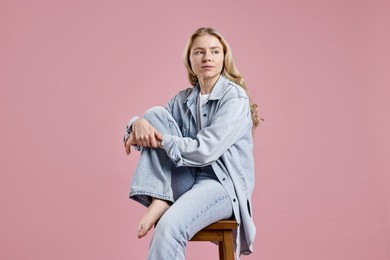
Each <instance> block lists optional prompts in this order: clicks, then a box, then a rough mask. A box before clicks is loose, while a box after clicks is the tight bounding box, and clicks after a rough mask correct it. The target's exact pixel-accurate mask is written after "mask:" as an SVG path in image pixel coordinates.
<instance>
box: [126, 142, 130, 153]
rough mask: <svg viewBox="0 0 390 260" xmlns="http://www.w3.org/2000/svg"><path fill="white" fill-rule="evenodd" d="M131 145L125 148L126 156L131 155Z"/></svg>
mask: <svg viewBox="0 0 390 260" xmlns="http://www.w3.org/2000/svg"><path fill="white" fill-rule="evenodd" d="M130 147H131V146H130V145H129V144H128V143H126V146H125V150H126V154H127V155H129V154H130V153H131V149H130Z"/></svg>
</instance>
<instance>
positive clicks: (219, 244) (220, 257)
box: [218, 241, 225, 260]
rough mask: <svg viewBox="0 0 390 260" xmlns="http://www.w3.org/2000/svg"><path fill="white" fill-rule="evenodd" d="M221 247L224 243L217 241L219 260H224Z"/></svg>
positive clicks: (223, 251) (223, 252) (223, 250)
mask: <svg viewBox="0 0 390 260" xmlns="http://www.w3.org/2000/svg"><path fill="white" fill-rule="evenodd" d="M223 247H224V241H219V242H218V251H219V260H224V259H225V249H224V248H223Z"/></svg>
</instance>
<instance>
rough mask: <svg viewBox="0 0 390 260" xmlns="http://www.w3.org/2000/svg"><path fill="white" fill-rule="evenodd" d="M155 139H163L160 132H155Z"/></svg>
mask: <svg viewBox="0 0 390 260" xmlns="http://www.w3.org/2000/svg"><path fill="white" fill-rule="evenodd" d="M156 139H157V140H159V141H160V142H161V141H162V140H163V135H162V134H160V133H156Z"/></svg>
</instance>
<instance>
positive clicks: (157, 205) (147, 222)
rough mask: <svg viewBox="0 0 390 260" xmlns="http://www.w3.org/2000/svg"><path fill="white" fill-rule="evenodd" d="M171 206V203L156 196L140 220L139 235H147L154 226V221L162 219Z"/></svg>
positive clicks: (139, 236)
mask: <svg viewBox="0 0 390 260" xmlns="http://www.w3.org/2000/svg"><path fill="white" fill-rule="evenodd" d="M169 207H170V205H169V203H168V202H167V201H165V200H160V199H155V198H154V199H153V200H152V203H150V205H149V207H148V209H147V210H146V212H145V215H144V216H143V217H142V219H141V221H140V222H139V225H138V234H137V237H138V238H141V237H144V236H146V234H147V233H148V231H149V230H150V229H151V228H152V227H153V225H154V223H156V222H157V220H159V219H160V217H161V216H162V215H163V214H164V213H165V211H167V210H168V209H169Z"/></svg>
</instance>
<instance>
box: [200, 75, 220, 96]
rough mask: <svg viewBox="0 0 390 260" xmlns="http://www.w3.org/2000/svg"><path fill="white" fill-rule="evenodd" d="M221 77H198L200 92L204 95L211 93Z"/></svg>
mask: <svg viewBox="0 0 390 260" xmlns="http://www.w3.org/2000/svg"><path fill="white" fill-rule="evenodd" d="M218 78H219V77H216V78H210V79H198V81H199V86H200V93H202V95H205V94H210V93H211V91H212V90H213V88H214V85H215V83H216V82H217V81H218Z"/></svg>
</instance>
